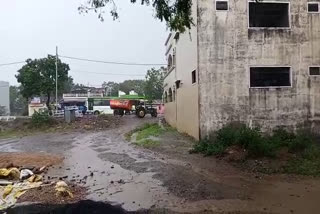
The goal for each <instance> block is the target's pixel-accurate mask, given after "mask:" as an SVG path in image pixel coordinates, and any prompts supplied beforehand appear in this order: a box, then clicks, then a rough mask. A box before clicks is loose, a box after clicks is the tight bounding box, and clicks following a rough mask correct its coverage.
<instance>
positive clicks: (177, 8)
mask: <svg viewBox="0 0 320 214" xmlns="http://www.w3.org/2000/svg"><path fill="white" fill-rule="evenodd" d="M116 1H117V0H87V3H86V4H83V5H81V6H80V7H79V8H78V9H79V11H80V12H83V13H88V11H91V10H93V11H95V12H96V13H98V14H99V15H98V18H99V19H100V20H101V21H103V20H104V18H103V13H104V10H103V9H104V8H105V7H107V6H111V8H110V13H111V16H112V17H113V19H118V17H119V14H118V10H117V5H116ZM118 1H120V0H118ZM137 1H139V2H140V3H141V4H142V5H151V6H152V7H153V8H154V9H155V16H156V18H157V19H159V20H161V21H165V22H166V23H167V25H168V27H169V28H170V29H171V30H173V31H180V32H184V31H185V30H186V28H188V29H190V28H191V26H192V25H193V24H194V23H193V19H192V16H191V15H192V0H172V1H169V0H130V2H131V3H137Z"/></svg>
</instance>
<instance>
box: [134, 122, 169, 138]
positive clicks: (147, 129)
mask: <svg viewBox="0 0 320 214" xmlns="http://www.w3.org/2000/svg"><path fill="white" fill-rule="evenodd" d="M163 132H164V130H163V129H161V127H160V126H159V125H158V124H145V125H144V126H143V127H142V128H141V129H140V130H139V131H138V132H137V141H140V140H142V139H146V138H148V137H150V136H154V137H157V136H159V135H160V134H162V133H163Z"/></svg>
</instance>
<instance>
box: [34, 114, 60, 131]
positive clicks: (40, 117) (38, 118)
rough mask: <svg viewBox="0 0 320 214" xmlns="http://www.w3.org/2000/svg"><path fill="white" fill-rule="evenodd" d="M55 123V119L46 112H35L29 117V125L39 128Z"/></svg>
mask: <svg viewBox="0 0 320 214" xmlns="http://www.w3.org/2000/svg"><path fill="white" fill-rule="evenodd" d="M54 123H55V120H54V119H53V118H52V117H50V116H49V114H48V112H35V113H34V114H33V115H32V118H31V125H32V126H34V127H36V128H40V127H43V126H50V125H53V124H54Z"/></svg>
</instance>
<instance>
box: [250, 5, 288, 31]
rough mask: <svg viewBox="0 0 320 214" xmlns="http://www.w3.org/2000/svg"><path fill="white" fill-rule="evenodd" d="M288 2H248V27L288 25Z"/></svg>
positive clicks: (281, 26)
mask: <svg viewBox="0 0 320 214" xmlns="http://www.w3.org/2000/svg"><path fill="white" fill-rule="evenodd" d="M289 11H290V6H289V3H284V2H281V3H280V2H278V3H274V2H272V3H270V2H269V3H267V2H259V3H257V2H249V27H259V28H264V27H275V28H288V27H290V18H289V17H290V15H289V13H290V12H289Z"/></svg>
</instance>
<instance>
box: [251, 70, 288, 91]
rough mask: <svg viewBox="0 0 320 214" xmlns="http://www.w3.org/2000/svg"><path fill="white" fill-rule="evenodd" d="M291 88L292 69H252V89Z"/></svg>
mask: <svg viewBox="0 0 320 214" xmlns="http://www.w3.org/2000/svg"><path fill="white" fill-rule="evenodd" d="M288 86H291V69H290V67H251V68H250V87H258V88H260V87H263V88H264V87H288Z"/></svg>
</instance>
